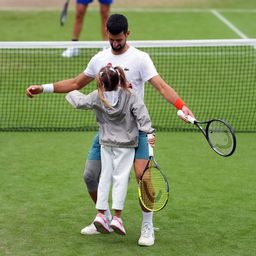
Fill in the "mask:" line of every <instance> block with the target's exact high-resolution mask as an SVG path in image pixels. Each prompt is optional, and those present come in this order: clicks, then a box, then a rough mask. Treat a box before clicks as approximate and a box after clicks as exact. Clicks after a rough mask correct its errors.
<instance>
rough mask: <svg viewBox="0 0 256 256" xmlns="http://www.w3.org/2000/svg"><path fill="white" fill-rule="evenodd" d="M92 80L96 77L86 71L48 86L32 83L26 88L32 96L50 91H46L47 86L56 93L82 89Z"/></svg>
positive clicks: (27, 92)
mask: <svg viewBox="0 0 256 256" xmlns="http://www.w3.org/2000/svg"><path fill="white" fill-rule="evenodd" d="M92 80H94V78H92V77H89V76H87V75H85V74H84V73H81V74H79V75H78V76H77V77H75V78H71V79H67V80H62V81H59V82H55V83H53V84H49V85H47V86H44V85H31V86H29V87H28V88H27V89H26V94H27V96H28V97H30V98H32V97H33V96H34V95H36V94H40V93H43V92H49V91H45V90H47V88H50V90H52V91H51V92H54V93H67V92H71V91H74V90H80V89H81V88H83V87H84V86H86V85H87V84H89V83H90V82H91V81H92Z"/></svg>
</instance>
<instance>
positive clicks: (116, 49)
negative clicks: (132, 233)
mask: <svg viewBox="0 0 256 256" xmlns="http://www.w3.org/2000/svg"><path fill="white" fill-rule="evenodd" d="M107 34H108V38H109V42H110V45H111V48H108V49H106V50H103V51H101V52H99V53H98V54H96V55H95V56H94V57H92V59H91V60H90V62H89V63H88V65H87V68H86V69H85V71H84V72H83V73H81V74H79V75H78V76H77V77H75V78H72V79H68V80H63V81H59V82H56V83H54V84H45V85H33V86H30V87H28V88H27V91H26V93H27V95H28V96H29V97H33V96H34V95H35V94H39V93H42V92H44V93H49V92H54V93H67V92H70V91H73V90H79V89H81V88H83V87H84V86H86V85H87V84H89V83H90V82H91V81H93V80H94V78H95V77H96V75H97V74H98V72H99V70H100V69H101V68H102V67H103V66H106V65H110V66H113V67H114V66H121V67H122V68H123V70H124V71H125V75H126V78H127V80H128V81H129V83H130V86H131V87H132V88H133V89H134V90H135V91H136V92H137V93H138V94H139V95H140V96H141V97H142V98H143V96H144V84H145V82H146V81H148V82H149V83H150V84H151V85H153V86H154V87H155V89H156V90H157V91H158V92H159V93H160V94H161V95H162V96H163V97H164V98H165V99H166V100H167V102H169V103H171V104H172V105H174V106H175V107H176V108H177V109H181V110H182V111H183V112H184V113H185V114H186V115H191V116H193V113H192V112H191V111H190V109H189V108H188V107H187V106H186V105H185V103H184V102H183V101H182V100H181V98H179V96H178V95H177V93H176V92H175V91H174V89H172V88H171V87H170V86H169V85H168V84H167V83H166V82H165V81H164V80H163V79H162V78H161V77H160V75H159V74H158V73H157V71H156V68H155V66H154V64H153V62H152V60H151V58H150V57H149V55H148V54H147V53H145V52H142V51H140V50H138V49H136V48H134V47H132V46H130V45H129V44H128V43H127V38H128V36H129V34H130V31H128V21H127V19H126V17H125V16H123V15H121V14H113V15H111V16H110V17H109V19H108V21H107ZM148 157H149V155H148V144H147V137H146V135H145V134H144V133H142V132H140V134H139V146H138V148H137V149H136V152H135V161H134V170H135V174H136V178H137V180H139V178H140V177H141V174H142V171H143V170H144V167H145V165H146V163H147V160H148ZM100 159H101V156H100V144H99V138H98V136H96V137H95V139H94V142H93V145H92V147H91V149H90V152H89V155H88V159H87V162H86V167H85V173H84V180H85V183H86V185H87V188H88V191H89V194H90V196H91V198H92V200H93V201H94V202H95V203H96V201H97V188H98V179H99V175H100V171H101V166H100ZM105 215H106V217H107V218H109V219H110V218H111V214H110V212H109V210H107V211H106V212H105ZM142 216H143V220H142V227H141V236H140V238H139V241H138V244H139V245H142V246H151V245H153V244H154V241H155V238H154V228H153V213H152V212H147V211H146V210H145V209H143V208H142ZM81 233H82V234H86V235H88V234H97V232H96V228H95V226H94V225H93V224H91V225H89V226H87V227H85V228H84V229H82V230H81Z"/></svg>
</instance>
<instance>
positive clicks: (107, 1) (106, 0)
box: [62, 0, 112, 58]
mask: <svg viewBox="0 0 256 256" xmlns="http://www.w3.org/2000/svg"><path fill="white" fill-rule="evenodd" d="M98 1H99V3H100V15H101V33H102V39H103V40H108V38H107V34H106V29H105V28H106V22H107V19H108V16H109V13H110V5H111V4H112V0H98ZM92 2H93V0H76V16H75V22H74V26H73V33H72V41H74V42H76V41H78V40H79V36H80V34H81V31H82V27H83V22H84V17H85V14H86V11H87V7H88V5H89V4H90V3H92ZM78 55H79V49H78V48H75V47H70V48H68V49H66V50H65V51H64V52H63V53H62V56H63V57H67V58H70V57H75V56H78Z"/></svg>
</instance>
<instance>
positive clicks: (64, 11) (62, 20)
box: [60, 0, 69, 26]
mask: <svg viewBox="0 0 256 256" xmlns="http://www.w3.org/2000/svg"><path fill="white" fill-rule="evenodd" d="M68 5H69V0H66V1H65V3H64V6H63V9H62V11H61V14H60V25H61V26H63V25H64V24H65V22H66V19H67V15H68Z"/></svg>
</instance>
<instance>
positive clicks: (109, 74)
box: [96, 66, 128, 108]
mask: <svg viewBox="0 0 256 256" xmlns="http://www.w3.org/2000/svg"><path fill="white" fill-rule="evenodd" d="M96 80H97V85H98V93H99V97H100V100H101V101H102V102H103V104H104V105H105V106H106V107H108V108H113V107H112V106H111V105H110V104H109V102H108V101H107V100H106V99H105V97H104V94H103V92H104V91H114V90H116V89H117V88H118V87H121V88H122V89H123V90H128V83H127V80H126V77H125V74H124V71H123V69H122V68H121V67H119V66H116V67H114V68H113V67H111V66H106V67H103V68H101V69H100V72H99V74H98V75H97V77H96Z"/></svg>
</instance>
